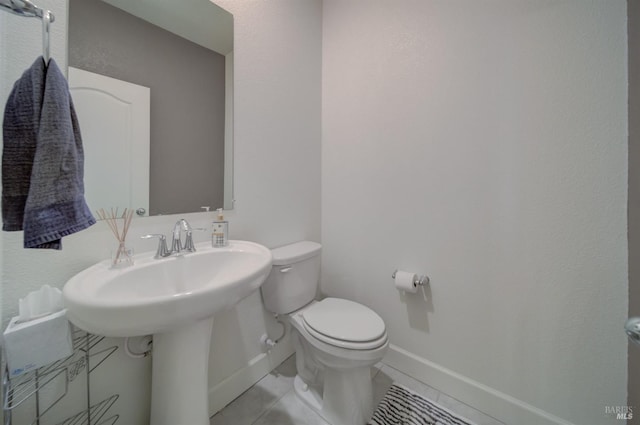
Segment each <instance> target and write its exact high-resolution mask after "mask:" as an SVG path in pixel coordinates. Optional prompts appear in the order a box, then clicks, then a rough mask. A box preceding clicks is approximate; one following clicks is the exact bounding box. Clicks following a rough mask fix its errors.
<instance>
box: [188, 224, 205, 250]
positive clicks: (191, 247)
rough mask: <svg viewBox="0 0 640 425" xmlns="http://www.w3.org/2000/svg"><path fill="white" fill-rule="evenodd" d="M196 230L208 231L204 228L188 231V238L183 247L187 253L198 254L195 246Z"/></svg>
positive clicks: (194, 228)
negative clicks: (194, 233)
mask: <svg viewBox="0 0 640 425" xmlns="http://www.w3.org/2000/svg"><path fill="white" fill-rule="evenodd" d="M194 230H200V231H205V230H207V229H205V228H204V227H193V228H190V229H189V230H187V237H186V238H185V241H184V247H183V249H184V250H185V251H189V252H196V247H195V245H194V244H193V231H194Z"/></svg>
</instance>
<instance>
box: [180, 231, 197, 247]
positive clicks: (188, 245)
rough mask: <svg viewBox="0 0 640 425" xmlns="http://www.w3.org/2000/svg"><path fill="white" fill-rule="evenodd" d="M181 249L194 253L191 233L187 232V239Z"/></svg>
mask: <svg viewBox="0 0 640 425" xmlns="http://www.w3.org/2000/svg"><path fill="white" fill-rule="evenodd" d="M183 249H184V250H185V251H188V252H196V247H195V245H193V231H191V230H187V237H186V238H185V240H184V247H183Z"/></svg>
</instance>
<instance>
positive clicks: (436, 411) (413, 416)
mask: <svg viewBox="0 0 640 425" xmlns="http://www.w3.org/2000/svg"><path fill="white" fill-rule="evenodd" d="M368 425H474V424H473V422H470V421H468V420H467V419H462V418H461V417H459V416H458V415H456V414H454V413H452V412H451V411H450V410H448V409H446V408H444V407H442V406H440V405H438V404H436V403H434V402H432V401H430V400H427V399H426V398H424V397H422V396H421V395H419V394H416V393H414V392H413V391H411V390H409V389H408V388H406V387H403V386H401V385H398V384H393V385H392V386H391V388H389V390H388V391H387V393H386V394H385V396H384V398H383V399H382V401H380V404H378V408H377V409H376V411H375V412H373V416H372V417H371V420H370V421H369V423H368Z"/></svg>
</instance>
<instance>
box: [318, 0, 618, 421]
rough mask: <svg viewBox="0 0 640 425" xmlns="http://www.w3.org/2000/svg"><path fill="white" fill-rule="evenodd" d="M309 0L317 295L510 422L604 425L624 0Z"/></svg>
mask: <svg viewBox="0 0 640 425" xmlns="http://www.w3.org/2000/svg"><path fill="white" fill-rule="evenodd" d="M323 5H324V6H323V75H322V79H323V108H322V114H323V118H322V243H323V248H324V249H323V267H322V290H323V292H324V293H325V294H327V295H333V296H342V297H346V298H350V299H354V300H357V301H360V302H362V303H364V304H366V305H369V306H371V307H372V308H374V309H375V310H376V311H378V312H379V313H380V314H381V315H382V317H383V318H384V320H385V321H386V324H387V327H388V331H389V335H390V338H391V342H392V344H393V347H392V349H391V351H390V353H389V356H388V357H387V359H386V361H387V362H389V363H390V364H392V365H394V366H396V367H398V368H400V369H401V370H404V371H406V372H409V373H411V374H413V375H414V376H416V377H418V378H420V379H423V380H425V381H426V382H427V383H429V384H431V385H433V386H436V387H437V388H438V389H441V390H442V391H444V392H446V393H449V394H450V395H452V396H454V397H457V398H459V399H461V400H463V401H465V402H467V403H470V404H472V405H475V406H477V407H479V408H480V409H481V410H484V411H486V412H487V413H490V414H492V415H494V416H495V417H497V418H498V419H502V420H503V421H505V422H506V423H522V424H525V423H526V424H532V423H539V424H550V423H574V424H581V425H587V424H594V425H595V424H605V423H609V424H613V423H619V422H618V421H616V419H615V417H612V416H611V415H606V414H605V407H606V406H625V405H626V348H627V343H626V340H625V335H624V333H623V331H622V325H623V323H624V321H625V318H626V314H627V313H626V312H627V286H628V285H627V260H626V258H627V247H626V236H625V235H626V188H627V186H626V176H627V109H626V104H627V94H626V89H627V74H626V3H625V1H624V0H607V1H603V0H590V1H585V0H562V1H557V0H553V1H546V0H545V1H527V0H516V1H512V0H509V1H506V0H486V1H481V2H479V1H473V0H465V1H463V0H460V1H455V2H442V1H431V0H430V1H427V0H402V1H396V2H389V1H385V0H370V1H367V2H366V4H365V2H361V1H357V0H324V2H323ZM396 267H399V268H401V269H405V270H409V271H414V272H419V273H427V274H428V275H429V276H430V277H431V286H430V288H428V289H427V290H426V291H425V293H422V294H420V295H415V296H411V297H404V296H402V295H401V294H400V293H399V292H398V291H396V290H395V289H394V287H393V286H392V281H391V279H390V275H391V273H392V272H393V270H394V268H396ZM565 421H566V422H565Z"/></svg>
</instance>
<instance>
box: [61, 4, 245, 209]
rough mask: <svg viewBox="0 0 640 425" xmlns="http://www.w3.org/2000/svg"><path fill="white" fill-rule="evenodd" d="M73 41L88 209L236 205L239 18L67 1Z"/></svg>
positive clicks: (187, 9)
mask: <svg viewBox="0 0 640 425" xmlns="http://www.w3.org/2000/svg"><path fill="white" fill-rule="evenodd" d="M68 40H69V56H68V58H69V83H70V87H71V91H72V96H73V98H74V103H75V106H76V112H77V114H78V119H79V121H80V128H81V130H82V134H83V144H84V147H85V193H86V198H87V202H88V203H89V206H90V208H91V209H92V210H94V211H95V210H96V209H98V208H105V209H108V208H112V207H113V208H114V207H119V208H120V209H122V208H124V207H128V208H133V209H134V210H137V211H139V212H138V214H139V215H159V214H177V213H186V212H197V211H203V208H205V209H206V208H211V209H215V208H219V207H224V208H225V209H231V208H232V207H233V200H232V198H233V193H232V191H233V182H232V176H233V170H232V167H233V143H232V141H233V134H232V122H233V121H232V119H233V117H232V111H233V16H232V15H231V14H230V13H229V12H227V11H225V10H223V9H222V8H220V7H219V6H217V5H215V4H214V3H212V2H211V1H210V0H181V1H175V0H154V1H148V0H70V1H69V37H68ZM114 87H115V88H114ZM145 91H146V95H145V94H144V93H145ZM145 108H146V109H145ZM145 138H146V142H145ZM146 145H148V147H145V146H146ZM146 176H148V177H146ZM142 210H144V212H142Z"/></svg>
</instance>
